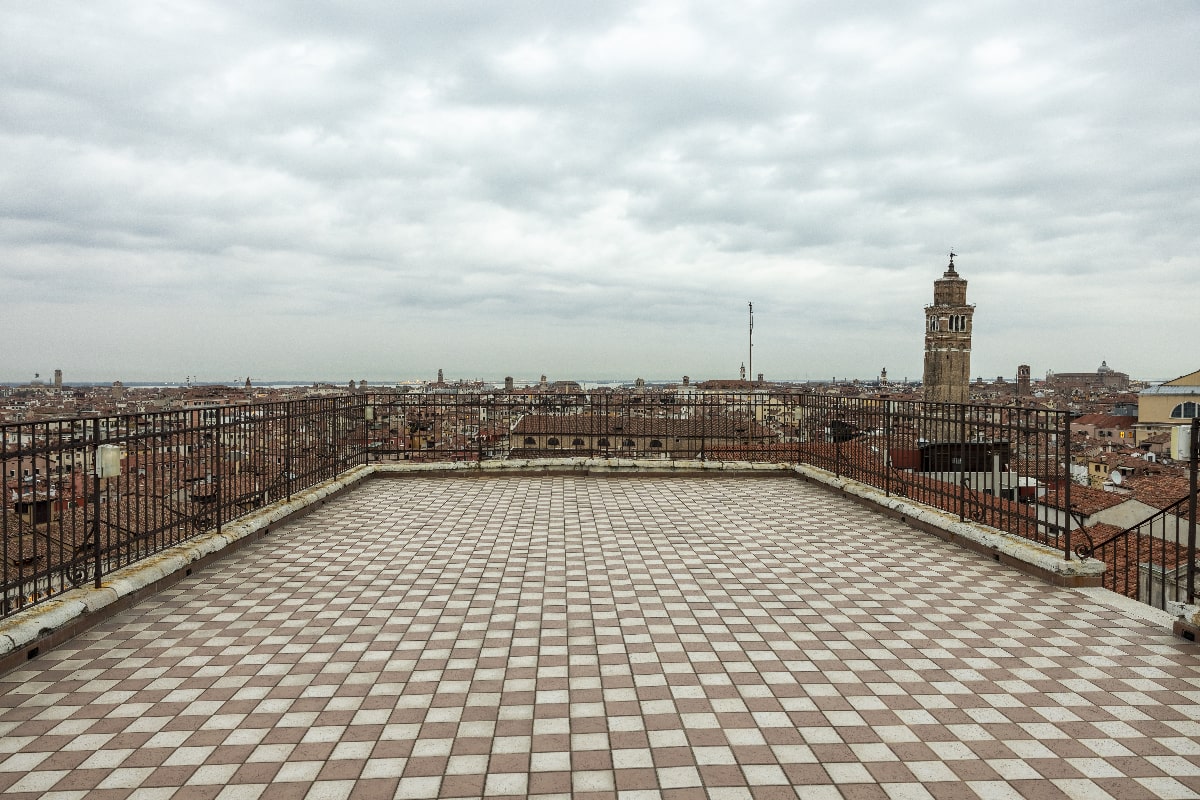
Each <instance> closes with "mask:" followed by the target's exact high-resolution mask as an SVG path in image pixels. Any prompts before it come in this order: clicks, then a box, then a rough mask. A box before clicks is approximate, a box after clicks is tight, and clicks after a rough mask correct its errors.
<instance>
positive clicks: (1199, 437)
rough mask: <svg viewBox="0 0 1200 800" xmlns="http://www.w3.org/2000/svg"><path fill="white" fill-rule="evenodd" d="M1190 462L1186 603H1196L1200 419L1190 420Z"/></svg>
mask: <svg viewBox="0 0 1200 800" xmlns="http://www.w3.org/2000/svg"><path fill="white" fill-rule="evenodd" d="M1191 451H1192V452H1191V453H1190V454H1189V455H1190V457H1191V460H1192V463H1191V468H1190V469H1189V470H1188V475H1189V481H1188V483H1189V486H1188V557H1187V602H1188V605H1192V604H1194V603H1195V602H1196V491H1197V482H1198V481H1197V473H1200V463H1197V462H1200V417H1193V418H1192V447H1191Z"/></svg>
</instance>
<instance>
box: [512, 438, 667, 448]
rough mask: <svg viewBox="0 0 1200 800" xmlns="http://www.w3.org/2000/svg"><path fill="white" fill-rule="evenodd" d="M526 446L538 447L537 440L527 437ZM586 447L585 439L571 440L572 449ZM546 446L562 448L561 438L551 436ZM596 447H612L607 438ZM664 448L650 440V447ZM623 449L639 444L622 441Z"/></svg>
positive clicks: (631, 440) (597, 441)
mask: <svg viewBox="0 0 1200 800" xmlns="http://www.w3.org/2000/svg"><path fill="white" fill-rule="evenodd" d="M525 444H526V446H536V445H537V439H535V438H533V437H532V436H526V437H525ZM585 445H586V442H584V441H583V439H579V438H575V439H572V440H571V446H572V447H584V446H585ZM546 446H547V447H561V446H562V442H561V441H560V440H559V438H558V437H557V436H551V437H550V438H549V439H547V440H546ZM596 446H597V447H611V446H612V445H611V444H610V443H609V441H608V439H606V438H605V439H597V440H596ZM662 446H663V443H662V442H661V441H659V440H658V439H651V440H650V447H654V448H657V447H662ZM621 447H637V443H636V442H635V441H633V439H622V440H621Z"/></svg>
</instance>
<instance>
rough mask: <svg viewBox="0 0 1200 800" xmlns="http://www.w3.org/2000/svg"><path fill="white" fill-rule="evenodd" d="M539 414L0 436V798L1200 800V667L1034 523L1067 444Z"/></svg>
mask: <svg viewBox="0 0 1200 800" xmlns="http://www.w3.org/2000/svg"><path fill="white" fill-rule="evenodd" d="M530 402H535V401H530V400H529V399H528V398H524V399H522V400H521V404H522V405H516V404H509V403H505V402H497V401H496V399H495V398H492V399H490V400H488V401H487V402H482V401H480V400H479V399H478V398H472V399H469V400H467V399H464V398H453V399H445V398H443V399H441V400H438V401H436V402H435V401H433V400H431V398H428V397H426V398H404V397H381V396H356V397H349V398H339V399H336V400H327V401H321V403H320V404H313V403H307V402H306V403H301V404H297V405H291V404H283V405H279V406H271V407H243V408H231V409H224V410H217V411H215V412H211V413H210V412H207V411H206V412H202V413H204V414H207V416H181V415H156V416H154V417H152V418H148V419H121V420H116V421H110V424H106V425H104V426H103V428H104V429H105V431H106V432H105V433H102V434H100V435H98V436H95V437H92V438H89V435H88V431H89V428H94V429H95V430H97V431H98V430H99V429H100V428H101V427H102V426H101V425H100V423H99V422H96V423H92V422H90V421H89V423H88V424H86V425H78V424H74V423H72V424H66V423H43V424H42V427H41V428H40V429H39V428H35V427H33V426H23V427H22V428H21V429H20V430H6V431H5V435H6V441H8V442H11V443H13V445H14V446H13V447H11V448H10V449H9V450H7V451H6V453H5V458H4V460H3V463H4V466H5V467H6V475H7V469H8V468H15V469H16V471H17V472H18V474H20V473H21V472H23V471H24V468H25V467H26V466H28V465H38V466H35V467H34V468H35V469H39V472H38V473H32V472H31V474H30V475H29V476H28V477H29V478H30V479H29V480H28V481H27V482H26V483H25V484H24V486H25V491H26V493H25V495H24V497H25V501H23V502H25V506H23V508H24V509H25V513H24V515H23V516H22V515H21V514H18V513H15V512H12V511H10V513H9V515H8V516H6V517H5V521H4V525H5V526H6V527H5V528H4V530H3V532H4V533H5V548H6V549H5V551H4V552H5V564H6V572H5V581H6V584H5V585H6V586H7V587H9V588H10V593H9V595H8V596H9V597H10V598H12V603H11V607H10V611H9V615H8V619H7V620H6V623H5V628H4V629H3V631H0V634H3V635H6V636H8V637H9V641H11V642H13V646H12V648H11V654H10V658H9V666H10V667H12V669H11V671H9V672H8V673H7V674H6V675H4V676H3V678H0V695H2V696H3V698H4V700H3V702H0V708H2V709H3V711H0V733H2V738H0V792H3V793H4V794H6V795H12V796H21V795H22V794H25V795H27V796H30V797H33V796H38V797H58V798H67V797H84V796H87V797H113V798H117V797H121V798H125V797H164V798H165V797H172V798H188V797H215V796H219V795H220V796H227V797H289V798H290V797H305V796H307V797H313V798H318V797H349V796H354V797H478V796H489V797H492V796H522V797H524V796H547V797H549V796H570V795H577V796H594V797H616V796H620V797H631V798H634V797H680V798H687V797H780V796H799V797H805V798H808V797H892V798H897V797H984V798H987V797H1014V796H1016V797H1020V796H1026V797H1028V796H1036V797H1106V796H1111V797H1193V796H1197V795H1200V723H1198V722H1197V720H1198V719H1200V703H1198V702H1197V699H1196V695H1195V687H1196V685H1197V680H1200V657H1198V651H1196V649H1195V645H1194V644H1191V643H1189V642H1186V641H1184V640H1183V639H1181V638H1179V637H1176V636H1173V635H1172V634H1171V632H1170V630H1169V628H1168V627H1167V626H1168V625H1169V624H1170V623H1171V617H1170V616H1169V615H1167V614H1165V613H1163V612H1161V611H1158V610H1156V609H1154V608H1152V607H1151V606H1149V605H1145V604H1142V603H1139V602H1137V601H1135V600H1133V599H1130V598H1126V597H1122V596H1119V595H1117V594H1115V593H1114V592H1111V591H1109V590H1107V589H1105V588H1103V587H1101V586H1098V585H1095V584H1098V583H1099V582H1100V580H1101V578H1100V574H1101V573H1100V570H1099V567H1100V564H1101V562H1100V561H1099V560H1098V559H1096V558H1089V559H1085V560H1082V561H1081V560H1080V559H1079V558H1078V557H1077V556H1076V555H1075V554H1074V553H1075V548H1076V547H1078V546H1079V544H1080V542H1081V540H1082V542H1083V543H1085V544H1095V543H1094V542H1091V543H1089V542H1088V541H1087V534H1088V532H1087V531H1081V530H1079V529H1078V528H1075V527H1073V525H1072V522H1071V518H1070V516H1069V515H1063V518H1062V519H1058V518H1053V519H1047V518H1046V514H1045V513H1044V511H1041V512H1040V511H1039V510H1038V508H1039V504H1038V503H1036V502H1032V501H1031V500H1032V497H1036V495H1037V493H1038V492H1040V491H1042V488H1044V487H1046V486H1047V485H1049V481H1048V480H1047V478H1048V477H1050V476H1053V474H1054V472H1055V470H1054V462H1055V460H1056V459H1058V458H1059V457H1060V454H1059V452H1058V449H1057V447H1058V445H1057V442H1056V441H1055V436H1054V435H1055V434H1056V433H1057V431H1056V430H1055V428H1054V426H1055V425H1057V424H1058V423H1059V422H1060V421H1061V420H1058V419H1053V418H1039V419H1035V418H1033V417H1032V416H1030V415H1026V414H1024V413H1021V412H1014V413H1006V414H1002V413H999V412H998V411H997V410H995V409H992V410H988V411H984V410H983V409H978V410H972V409H970V408H962V409H960V408H954V409H944V408H934V409H930V408H919V407H915V406H913V407H891V406H886V405H883V406H881V405H878V404H874V405H872V404H866V403H854V402H849V403H847V402H846V401H844V400H842V399H840V398H839V399H837V401H836V402H835V401H834V400H833V399H828V398H813V397H808V398H800V397H787V398H772V399H770V400H769V401H768V400H766V399H762V398H760V399H758V400H756V401H753V402H751V401H742V402H740V403H729V402H725V401H721V402H720V403H718V402H716V401H714V402H711V403H708V402H705V403H701V402H699V401H693V402H692V403H691V404H690V405H689V407H686V408H685V407H681V406H680V405H679V404H673V405H669V406H666V407H664V406H661V405H660V406H659V407H657V408H655V409H653V410H648V409H647V408H646V407H645V405H644V404H634V403H629V402H625V401H623V400H622V401H618V400H616V399H613V398H606V399H604V400H602V401H600V402H591V401H584V400H579V401H578V402H575V401H572V402H568V403H566V404H563V403H562V401H561V399H559V400H554V401H552V402H553V403H554V405H549V404H541V405H539V406H538V407H536V408H535V407H530V406H529V405H525V404H528V403H530ZM536 402H539V403H540V401H536ZM284 405H287V406H288V407H284ZM197 413H201V412H197ZM189 414H191V412H189ZM533 417H538V418H540V419H539V420H537V421H536V422H534V421H531V418H533ZM585 419H586V421H584V420H585ZM655 419H662V420H670V419H674V420H675V422H674V423H673V424H672V425H659V426H658V427H657V428H656V427H655V425H654V423H653V422H652V421H653V420H655ZM599 420H604V421H605V422H604V423H603V424H602V423H601V422H600V421H599ZM635 420H636V422H635ZM684 420H687V421H688V422H687V423H686V424H684ZM698 420H712V421H714V424H712V425H703V424H699V423H698V422H697V421H698ZM835 423H836V424H835ZM521 426H526V427H521ZM618 426H619V427H620V428H621V429H622V430H621V432H632V433H630V435H629V436H627V437H624V438H630V439H632V440H633V441H634V446H633V447H629V448H625V449H624V450H622V449H621V448H622V447H623V446H624V441H623V440H622V441H614V439H615V437H613V436H611V435H609V434H611V433H612V432H613V429H615V428H616V427H618ZM938 426H942V430H946V429H952V430H953V431H954V432H955V433H954V434H952V435H948V436H944V437H939V438H940V439H941V440H942V441H943V446H940V447H930V446H928V445H924V444H922V442H921V441H920V437H917V436H916V435H914V432H915V431H933V430H936V429H938ZM963 431H969V435H965V436H964V435H961V432H963ZM514 432H517V433H519V434H520V438H519V440H518V441H514V440H513V436H512V434H513V433H514ZM666 433H679V434H681V435H679V436H678V437H676V436H667V435H666ZM559 434H561V435H559ZM575 434H578V435H575ZM526 435H529V436H534V437H542V439H540V440H538V441H537V442H536V445H537V447H536V449H537V450H539V451H541V450H546V449H547V448H549V449H551V450H552V451H553V452H550V453H541V452H539V453H538V454H537V455H539V456H556V457H553V458H538V459H532V460H531V459H527V458H513V457H511V456H512V454H513V453H512V451H513V450H519V449H521V448H523V447H525V446H527V443H526V442H525V441H524V439H525V437H526ZM550 438H555V439H558V441H559V444H558V445H550V444H549V441H548V440H549V439H550ZM576 438H578V439H581V440H582V441H583V444H582V445H579V444H575V443H574V439H576ZM600 439H609V443H608V444H607V445H604V444H602V443H601V442H600ZM676 439H678V440H679V442H678V450H673V448H676V446H677V445H676ZM654 441H657V442H659V446H658V447H654V446H652V444H651V443H652V442H654ZM955 441H958V442H959V443H960V446H959V447H958V450H957V453H955V448H954V447H953V446H952V445H947V444H945V443H946V442H955ZM1001 443H1003V445H1002V444H1001ZM112 444H118V445H119V446H120V448H121V453H123V463H121V464H120V469H119V475H113V476H111V477H96V476H95V472H97V471H99V472H100V473H101V474H105V471H106V468H105V467H104V466H103V465H102V464H98V463H97V462H100V461H102V459H103V456H102V455H101V456H100V457H97V455H96V453H97V452H98V451H97V448H99V447H100V446H102V445H112ZM604 447H614V448H615V449H616V450H617V451H618V452H616V453H611V452H602V449H603V448H604ZM664 451H666V452H664ZM109 452H113V451H109ZM65 453H71V454H74V455H73V457H72V458H70V459H68V458H65V457H63V455H62V454H65ZM520 455H524V454H520ZM956 458H957V459H958V460H957V461H955V459H956ZM922 461H923V462H924V463H921V462H922ZM52 462H53V463H59V464H65V465H67V466H70V467H71V469H67V468H66V466H64V467H60V468H59V469H58V473H57V477H53V478H51V477H49V476H51V475H54V474H55V473H54V470H51V469H48V468H45V469H43V468H42V467H45V465H48V464H50V463H52ZM81 463H82V464H84V465H85V467H84V469H85V470H86V472H85V471H84V470H81V469H79V468H78V466H77V465H78V464H81ZM897 464H899V465H901V466H897ZM97 466H100V469H99V470H97V469H96V467H97ZM39 477H40V478H41V480H39ZM863 478H866V479H867V480H862V479H863ZM1022 487H1026V491H1028V492H1029V493H1030V494H1031V498H1028V499H1022V497H1021V491H1022ZM1059 488H1060V489H1061V490H1062V493H1066V492H1069V488H1068V487H1067V486H1066V485H1061V486H1059ZM831 489H832V490H831ZM39 492H41V494H40V495H39V494H38V493H39ZM1006 493H1007V496H1006ZM39 499H40V500H43V501H46V505H45V509H46V511H45V513H44V515H42V516H39V515H38V514H39V512H38V511H37V505H36V503H37V502H38V501H39ZM1176 511H1177V512H1179V511H1180V510H1179V509H1176ZM881 512H883V513H881ZM1179 515H1180V516H1184V517H1186V514H1185V513H1182V512H1181V513H1180V514H1179ZM1192 518H1193V519H1194V515H1193V517H1192ZM39 520H40V521H39ZM914 525H917V526H919V527H920V528H922V530H918V529H915V528H914V527H913V526H914ZM931 532H932V533H935V534H937V535H936V536H935V535H931ZM1134 535H1135V536H1141V534H1139V533H1137V532H1135V534H1134ZM1174 536H1175V539H1176V540H1178V539H1179V536H1178V532H1176V534H1174ZM1143 538H1144V537H1143ZM962 544H965V545H966V547H962V546H959V545H962ZM1176 547H1177V552H1180V551H1179V550H1178V548H1179V547H1182V545H1179V544H1178V542H1176ZM14 555H16V556H17V558H16V564H15V566H12V568H11V569H10V565H13V563H14V562H13V556H14ZM56 559H57V560H56ZM1185 560H1187V559H1185ZM998 562H999V563H998ZM50 565H54V567H53V568H52V569H51V568H49V566H50ZM1031 573H1033V574H1031ZM75 584H79V586H78V588H75ZM1056 584H1057V585H1056ZM14 586H15V587H18V588H19V591H20V594H18V593H17V592H16V591H12V587H14ZM135 604H136V605H135ZM71 634H74V635H73V636H72V635H71ZM222 793H223V794H222Z"/></svg>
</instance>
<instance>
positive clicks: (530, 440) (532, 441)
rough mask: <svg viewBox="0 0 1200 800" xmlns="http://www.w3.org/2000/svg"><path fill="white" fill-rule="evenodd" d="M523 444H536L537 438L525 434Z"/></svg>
mask: <svg viewBox="0 0 1200 800" xmlns="http://www.w3.org/2000/svg"><path fill="white" fill-rule="evenodd" d="M525 444H537V439H535V438H533V437H532V436H526V437H525Z"/></svg>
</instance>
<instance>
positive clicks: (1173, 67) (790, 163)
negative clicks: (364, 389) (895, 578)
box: [0, 0, 1200, 382]
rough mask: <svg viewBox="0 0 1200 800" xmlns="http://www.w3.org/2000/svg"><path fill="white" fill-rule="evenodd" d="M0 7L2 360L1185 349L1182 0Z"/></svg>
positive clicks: (3, 368) (606, 359) (990, 368)
mask: <svg viewBox="0 0 1200 800" xmlns="http://www.w3.org/2000/svg"><path fill="white" fill-rule="evenodd" d="M0 13H2V14H3V24H2V25H0V74H2V75H3V80H2V81H0V308H2V311H0V380H9V381H12V380H28V379H30V378H32V377H33V374H34V373H35V372H40V373H41V374H42V375H43V376H45V375H47V374H49V373H50V372H51V371H52V370H53V369H55V368H61V369H63V370H64V372H65V373H66V379H67V380H68V381H71V380H97V381H110V380H117V379H121V380H126V381H138V380H182V379H184V377H185V376H189V375H192V376H197V377H199V378H200V379H202V380H231V379H233V378H234V377H235V376H246V375H250V376H253V377H254V378H255V379H256V380H262V381H267V380H282V379H318V378H319V379H331V380H339V381H342V380H349V379H351V378H354V379H359V378H366V379H369V380H372V381H378V382H385V381H395V380H399V379H407V378H414V377H423V378H431V377H433V374H434V373H435V372H436V370H437V369H438V368H439V367H441V368H444V369H445V370H446V374H447V377H451V378H453V377H486V378H502V377H503V376H505V375H514V376H517V377H518V378H533V377H536V376H537V375H539V374H541V373H545V374H547V375H549V376H550V377H551V378H552V379H558V378H576V379H582V378H604V377H610V378H632V377H635V376H643V377H646V378H648V379H659V378H678V377H679V376H681V375H684V374H688V375H691V376H693V377H695V378H698V379H702V378H715V377H736V375H737V371H738V366H739V365H740V364H741V363H742V362H744V361H745V360H746V351H747V348H746V339H747V330H746V327H747V324H746V323H747V313H746V312H747V306H746V304H747V302H748V301H753V302H754V307H755V322H756V326H755V347H754V371H755V372H763V373H765V374H766V377H767V378H768V379H805V378H812V379H816V378H828V377H831V376H838V377H846V376H849V377H855V376H857V377H864V378H865V377H869V376H872V375H876V374H878V371H879V369H880V368H881V367H885V366H886V367H887V369H888V373H889V376H891V377H892V378H893V379H900V378H902V377H905V376H907V377H909V378H913V379H917V378H919V377H920V374H921V363H922V347H923V332H924V319H923V311H922V308H923V306H924V305H925V304H927V303H929V302H931V301H932V296H933V290H932V281H933V280H934V279H935V278H937V277H939V276H940V274H941V272H942V270H943V269H944V268H945V266H946V260H947V253H948V252H949V250H950V248H951V247H953V248H955V252H957V253H958V254H959V258H958V259H957V265H958V269H959V272H960V274H961V275H962V276H963V277H965V278H967V279H968V280H969V281H970V286H969V290H968V292H969V293H968V298H969V300H970V301H971V302H973V303H975V304H976V306H977V308H976V314H975V336H974V353H973V364H972V372H973V373H974V374H977V375H983V376H986V377H988V378H994V377H995V376H997V375H1005V376H1013V375H1014V374H1015V372H1016V367H1017V365H1018V364H1022V363H1027V364H1030V365H1031V366H1032V368H1033V373H1034V375H1035V376H1039V375H1042V374H1044V373H1045V372H1046V371H1047V370H1055V371H1083V370H1091V369H1094V368H1095V367H1096V366H1098V365H1099V363H1100V361H1101V360H1102V359H1105V360H1107V362H1108V364H1109V365H1110V366H1112V367H1114V368H1116V369H1120V370H1123V371H1126V372H1129V373H1130V374H1132V375H1134V376H1135V377H1141V378H1171V377H1175V376H1176V375H1180V374H1183V373H1186V372H1190V371H1192V370H1194V369H1196V368H1198V367H1200V361H1198V360H1197V359H1198V358H1200V356H1198V355H1197V350H1196V347H1195V344H1196V342H1197V341H1200V282H1198V281H1197V274H1198V269H1197V268H1198V266H1200V255H1198V254H1200V223H1198V221H1200V195H1198V191H1197V190H1198V187H1200V91H1198V90H1197V87H1198V86H1200V57H1197V45H1196V43H1197V42H1198V41H1200V5H1197V4H1195V3H1193V2H1163V3H1153V4H1140V3H1139V4H1134V3H1127V2H1111V3H1106V2H1091V1H1089V2H1079V3H1069V2H1063V3H1008V2H995V3H989V2H973V3H959V2H945V3H937V2H930V3H922V4H916V3H914V4H894V3H891V2H881V3H876V4H871V3H856V4H848V5H847V4H832V3H796V2H791V1H790V0H780V1H779V2H773V1H772V0H762V1H761V2H741V3H728V2H712V3H671V2H654V3H650V4H646V5H642V6H633V5H627V4H624V3H617V4H609V3H593V2H589V3H562V2H544V3H543V2H504V3H490V2H489V3H485V2H479V3H465V2H449V1H448V0H435V1H430V2H402V3H394V2H382V1H381V2H356V3H348V4H344V3H334V2H291V1H289V2H260V3H233V2H207V3H206V2H180V3H170V4H160V3H150V2H147V3H125V2H103V1H102V0H101V1H98V2H90V3H86V4H78V3H60V2H39V3H8V4H6V5H5V7H4V9H3V11H2V12H0Z"/></svg>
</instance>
